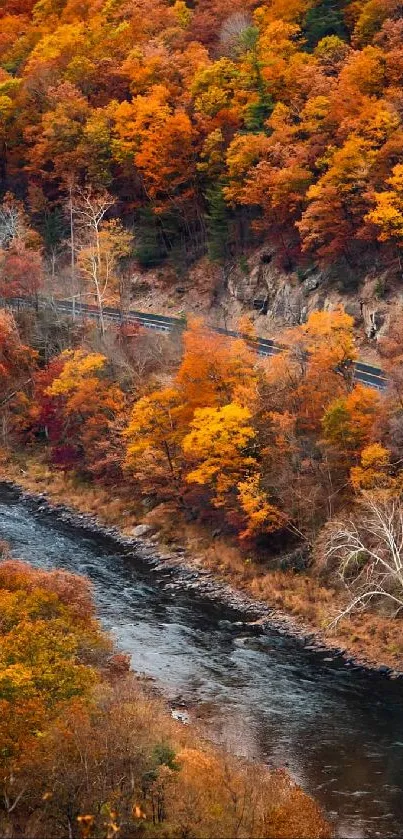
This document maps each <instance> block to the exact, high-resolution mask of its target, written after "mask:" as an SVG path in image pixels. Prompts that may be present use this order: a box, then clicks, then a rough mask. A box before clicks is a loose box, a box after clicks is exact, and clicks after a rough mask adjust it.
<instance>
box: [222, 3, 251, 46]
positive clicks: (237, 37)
mask: <svg viewBox="0 0 403 839" xmlns="http://www.w3.org/2000/svg"><path fill="white" fill-rule="evenodd" d="M250 25H251V19H250V17H249V15H248V14H247V13H246V12H234V14H232V15H230V17H228V18H227V19H226V20H225V21H224V23H223V25H222V27H221V31H220V45H221V51H222V52H223V53H225V54H229V55H231V54H233V53H236V52H237V50H239V45H240V41H241V38H242V35H243V34H244V32H245V31H246V30H247V29H248V28H249V27H250Z"/></svg>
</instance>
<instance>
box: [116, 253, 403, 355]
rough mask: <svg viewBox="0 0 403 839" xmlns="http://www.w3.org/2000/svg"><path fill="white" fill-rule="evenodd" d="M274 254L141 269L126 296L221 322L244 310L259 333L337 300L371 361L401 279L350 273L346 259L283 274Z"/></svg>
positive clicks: (399, 298)
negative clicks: (339, 264)
mask: <svg viewBox="0 0 403 839" xmlns="http://www.w3.org/2000/svg"><path fill="white" fill-rule="evenodd" d="M275 256H276V255H275V252H274V251H273V250H270V249H269V248H267V247H266V248H265V247H262V248H260V249H259V250H256V251H255V252H254V253H253V254H252V255H251V256H250V257H249V258H248V260H247V261H246V260H244V261H243V262H242V264H237V265H233V266H232V267H229V268H228V269H223V268H221V267H218V266H214V265H212V264H211V263H209V262H208V260H207V259H204V260H201V261H200V262H199V263H197V264H196V265H195V266H194V267H193V268H192V269H191V270H190V271H189V273H188V274H187V275H186V276H183V275H182V276H181V278H180V279H178V277H177V276H176V275H175V272H174V271H172V269H170V270H169V271H168V270H165V269H161V270H159V271H158V272H147V273H146V274H142V275H141V277H139V276H137V278H136V283H135V285H134V287H133V291H134V296H133V301H132V302H133V304H134V305H135V306H136V308H139V309H141V308H144V309H145V310H149V311H154V312H156V311H158V312H160V313H161V314H167V315H173V316H175V315H183V314H184V313H194V314H195V315H202V316H203V317H205V318H206V320H207V321H208V322H209V323H210V324H211V325H213V326H225V327H227V328H236V325H237V322H238V320H239V318H240V316H241V315H243V314H249V315H250V316H251V317H252V319H253V320H254V322H255V326H256V331H257V333H258V334H259V335H261V336H263V337H264V336H266V337H276V338H278V339H280V338H281V335H282V333H283V331H284V330H286V329H287V328H289V327H292V326H296V325H298V324H301V323H304V322H305V321H306V320H307V318H308V316H309V314H310V313H311V312H312V311H315V310H318V309H319V310H328V309H333V308H335V307H336V306H338V305H342V306H344V308H345V310H346V311H347V312H348V313H349V314H350V315H352V317H353V318H354V322H355V327H356V333H357V339H358V341H359V343H360V345H361V347H362V352H363V354H364V355H363V357H368V360H370V359H371V358H373V359H374V360H375V359H376V354H377V352H376V349H377V342H378V340H379V338H380V337H382V336H383V335H385V334H387V331H388V327H389V324H390V321H391V319H392V318H393V316H394V314H396V313H397V312H399V311H402V308H403V283H402V281H401V279H400V278H398V277H396V276H393V274H392V273H391V272H387V271H384V272H383V273H379V271H378V272H377V271H376V269H375V268H374V269H372V270H369V271H367V272H365V271H364V270H363V271H362V272H361V273H360V274H359V275H357V274H355V273H353V272H352V271H351V270H350V269H348V267H347V266H346V267H345V268H343V269H340V268H338V270H337V271H336V270H335V269H333V270H331V269H329V270H321V269H320V268H318V267H316V266H312V267H311V268H308V269H305V270H303V271H302V270H301V271H298V272H297V273H290V272H289V273H286V272H284V271H282V270H281V269H279V268H278V267H277V265H276V259H275ZM136 287H137V289H138V291H137V293H136V290H135V289H136Z"/></svg>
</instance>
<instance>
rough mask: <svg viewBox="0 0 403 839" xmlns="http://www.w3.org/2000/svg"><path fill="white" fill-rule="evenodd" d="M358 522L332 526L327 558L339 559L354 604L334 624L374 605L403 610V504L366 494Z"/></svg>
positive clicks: (340, 570)
mask: <svg viewBox="0 0 403 839" xmlns="http://www.w3.org/2000/svg"><path fill="white" fill-rule="evenodd" d="M360 508H361V511H362V512H361V515H357V517H356V520H355V521H354V520H352V519H350V520H349V521H346V522H343V521H336V522H334V523H333V524H332V525H331V528H330V534H329V536H328V540H327V546H326V550H325V556H326V558H327V560H328V561H329V560H330V559H332V558H335V559H337V562H338V574H339V576H340V578H341V580H342V581H343V583H344V585H345V586H346V588H347V590H348V592H349V594H350V600H349V603H348V605H347V606H346V608H345V609H343V610H342V612H341V613H340V614H339V615H338V616H337V617H336V619H335V620H334V621H333V625H334V624H336V623H337V622H338V621H339V620H340V618H342V617H344V616H345V615H348V614H349V613H350V612H352V611H353V610H363V609H365V608H366V607H367V606H368V605H369V604H370V603H371V601H374V600H386V601H389V602H390V603H393V605H394V607H395V608H396V607H397V609H396V614H397V612H399V610H400V609H402V608H403V504H402V503H401V501H399V500H398V499H396V498H388V497H386V496H384V495H381V494H371V493H365V495H364V497H363V499H362V501H361V502H360Z"/></svg>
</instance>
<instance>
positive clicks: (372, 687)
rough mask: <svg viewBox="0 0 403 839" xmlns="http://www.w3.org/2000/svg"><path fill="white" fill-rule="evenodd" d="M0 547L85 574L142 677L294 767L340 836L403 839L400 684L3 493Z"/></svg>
mask: <svg viewBox="0 0 403 839" xmlns="http://www.w3.org/2000/svg"><path fill="white" fill-rule="evenodd" d="M0 539H5V540H6V541H8V542H9V543H10V545H11V548H12V553H13V555H15V556H18V557H21V558H23V559H27V560H29V561H30V562H32V563H33V564H34V565H36V566H40V567H42V568H54V567H59V568H65V569H67V570H70V571H74V572H79V573H82V574H86V575H87V576H88V577H89V578H90V579H91V580H92V583H93V586H94V592H95V597H96V602H97V606H98V610H99V614H100V617H101V619H102V621H103V623H104V625H105V627H106V628H107V629H108V630H110V631H112V633H113V635H114V636H115V638H116V641H117V643H118V645H119V647H120V648H121V649H123V650H125V651H127V652H129V653H130V654H131V656H132V665H133V668H134V669H135V670H137V671H140V672H144V673H146V674H147V675H149V676H152V677H154V678H156V679H157V680H158V681H159V683H160V685H161V686H162V689H163V691H164V693H165V694H166V695H167V696H168V697H169V698H170V699H171V700H172V701H173V702H177V703H178V704H180V703H181V702H183V703H184V704H185V705H186V706H187V707H188V708H190V713H191V716H194V717H197V718H198V719H202V721H203V724H205V725H207V727H208V728H210V730H211V731H212V732H213V734H214V737H216V738H217V739H219V740H220V741H221V742H223V743H225V744H226V745H228V746H229V747H230V748H231V750H232V751H234V752H236V753H238V754H241V755H246V756H249V757H251V758H257V759H259V760H263V761H266V762H267V763H268V764H270V765H274V766H287V767H288V769H289V771H290V772H291V774H292V775H293V776H294V777H295V778H296V779H297V780H298V781H299V782H300V783H301V784H302V785H303V787H304V788H305V789H306V790H307V791H308V792H310V793H312V794H313V795H314V796H315V797H316V798H317V800H318V801H320V803H321V804H322V805H323V806H324V807H325V809H326V811H327V813H328V815H329V816H330V818H331V819H332V821H334V824H335V828H336V832H337V834H338V835H339V836H343V837H364V836H368V837H375V836H381V837H384V836H403V795H402V791H403V683H401V682H399V681H397V682H390V681H388V680H387V679H384V678H381V677H379V676H376V675H370V674H365V673H362V672H361V671H360V670H359V669H356V670H355V669H354V668H351V667H347V666H345V665H344V664H343V663H342V661H340V659H335V658H332V657H331V656H330V655H326V654H319V653H317V652H315V651H313V650H309V649H306V648H304V647H303V645H302V644H301V643H300V642H299V641H297V640H295V639H293V638H289V637H286V636H284V635H281V634H280V633H279V632H277V631H275V630H271V631H265V633H264V634H263V635H259V636H257V637H256V635H255V631H254V630H253V628H252V627H251V628H250V629H249V630H248V629H247V628H246V629H245V627H239V626H236V623H237V621H239V620H240V616H239V614H236V613H235V612H234V611H232V610H230V609H229V608H227V607H223V606H217V604H213V603H211V602H209V601H207V600H205V599H202V598H200V597H199V596H197V594H196V593H194V592H186V591H182V592H181V591H179V592H178V591H177V590H173V589H172V588H171V583H172V576H171V575H170V574H167V573H163V572H161V571H153V570H152V569H151V568H150V567H149V566H148V565H147V564H146V563H144V562H143V561H142V560H141V559H140V558H139V557H135V556H133V554H128V553H123V552H119V551H117V550H116V548H114V547H113V546H111V544H110V543H108V542H107V540H103V539H98V538H93V537H89V536H88V535H87V534H86V533H85V532H83V531H80V530H72V529H71V528H68V527H67V525H63V524H62V523H61V522H59V521H58V520H57V518H56V517H54V518H52V517H49V516H44V515H41V514H40V513H38V512H36V511H35V507H34V505H32V504H30V503H29V502H24V501H22V500H20V499H18V498H17V497H16V495H15V494H14V493H13V492H12V491H10V490H8V489H3V488H2V489H0Z"/></svg>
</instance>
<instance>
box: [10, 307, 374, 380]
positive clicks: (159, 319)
mask: <svg viewBox="0 0 403 839" xmlns="http://www.w3.org/2000/svg"><path fill="white" fill-rule="evenodd" d="M5 302H6V305H7V306H10V307H11V308H12V309H14V310H19V309H24V308H32V307H33V303H32V301H30V300H26V299H24V298H12V299H10V300H7V301H5ZM49 305H52V306H53V307H54V308H55V309H56V310H57V311H58V312H60V313H65V314H66V315H72V313H73V304H72V302H71V301H70V300H55V301H52V303H50V301H47V300H44V299H43V300H40V301H39V306H41V307H44V306H49ZM76 315H77V316H78V317H85V318H93V319H96V320H97V319H98V317H99V314H98V311H97V309H96V307H95V306H90V305H89V304H86V303H80V304H77V305H76ZM104 319H105V320H109V321H114V322H115V323H116V322H121V321H122V314H121V312H120V311H119V309H116V308H113V307H110V306H106V307H105V309H104ZM124 320H125V322H129V323H139V324H141V325H142V326H144V327H145V328H146V329H153V330H155V331H156V332H161V333H164V332H172V331H174V330H175V329H179V330H181V329H183V328H184V326H185V320H184V319H181V318H172V317H167V316H166V315H156V314H154V313H151V314H149V313H146V312H138V311H136V310H135V309H131V310H130V311H129V312H128V313H126V314H125V316H124ZM214 331H215V332H218V333H220V334H222V335H229V336H230V337H234V338H235V337H238V335H239V333H237V332H233V331H231V330H228V329H219V328H217V329H215V330H214ZM257 344H258V352H259V355H261V356H266V357H267V356H271V355H277V354H278V353H279V352H281V350H282V349H283V348H282V347H281V346H280V345H279V344H276V343H275V341H272V340H271V339H270V338H258V341H257ZM354 377H355V379H356V381H358V382H362V383H363V384H365V385H368V386H369V387H373V388H377V389H378V390H384V389H385V388H386V387H387V378H386V375H385V373H384V372H383V370H382V369H381V368H380V367H374V366H373V365H371V364H365V363H364V362H362V361H357V362H356V363H355V365H354Z"/></svg>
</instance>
